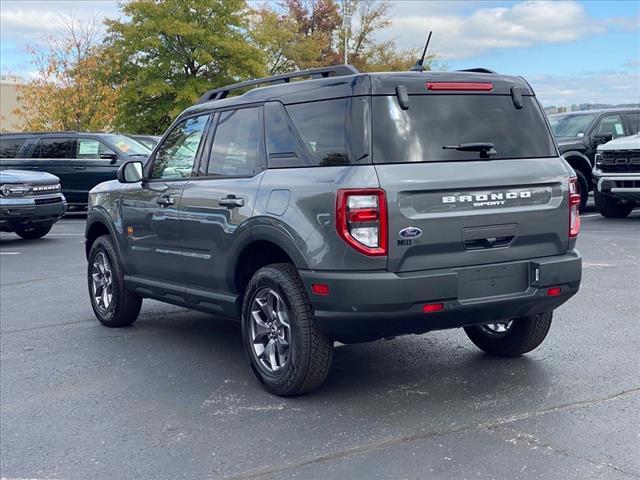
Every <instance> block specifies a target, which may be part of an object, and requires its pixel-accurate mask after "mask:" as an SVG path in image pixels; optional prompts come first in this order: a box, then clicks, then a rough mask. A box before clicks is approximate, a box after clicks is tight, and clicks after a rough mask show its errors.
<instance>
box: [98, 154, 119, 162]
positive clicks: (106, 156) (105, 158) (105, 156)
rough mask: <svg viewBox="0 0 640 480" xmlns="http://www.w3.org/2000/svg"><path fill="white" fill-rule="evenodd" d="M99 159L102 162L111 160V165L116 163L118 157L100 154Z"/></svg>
mask: <svg viewBox="0 0 640 480" xmlns="http://www.w3.org/2000/svg"><path fill="white" fill-rule="evenodd" d="M100 158H101V159H102V160H111V163H113V162H117V161H118V155H116V154H115V153H101V154H100Z"/></svg>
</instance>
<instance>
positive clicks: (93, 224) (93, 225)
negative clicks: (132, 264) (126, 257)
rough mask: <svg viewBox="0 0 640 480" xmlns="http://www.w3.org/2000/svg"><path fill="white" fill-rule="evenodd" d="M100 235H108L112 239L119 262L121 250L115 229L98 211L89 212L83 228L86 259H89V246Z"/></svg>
mask: <svg viewBox="0 0 640 480" xmlns="http://www.w3.org/2000/svg"><path fill="white" fill-rule="evenodd" d="M102 235H109V236H110V237H111V238H112V239H113V243H114V244H115V247H116V253H117V254H118V257H119V260H120V261H121V260H122V250H121V248H120V240H119V238H118V235H117V234H116V229H115V228H114V226H113V224H112V222H111V221H110V219H109V218H108V217H107V216H106V215H105V214H104V213H101V212H100V211H99V210H97V211H93V212H91V213H90V214H89V216H88V218H87V226H86V228H85V255H86V257H87V259H88V258H89V252H90V251H91V246H92V245H93V243H94V242H95V241H96V239H97V238H98V237H100V236H102Z"/></svg>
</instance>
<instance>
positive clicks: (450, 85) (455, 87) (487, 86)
mask: <svg viewBox="0 0 640 480" xmlns="http://www.w3.org/2000/svg"><path fill="white" fill-rule="evenodd" d="M425 86H426V87H427V90H434V91H437V90H449V91H458V92H460V91H470V92H473V91H475V92H490V91H491V90H493V83H490V82H429V83H425Z"/></svg>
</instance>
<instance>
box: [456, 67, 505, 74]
mask: <svg viewBox="0 0 640 480" xmlns="http://www.w3.org/2000/svg"><path fill="white" fill-rule="evenodd" d="M458 72H475V73H494V74H497V73H498V72H496V71H495V70H489V69H488V68H482V67H478V68H465V69H463V70H458Z"/></svg>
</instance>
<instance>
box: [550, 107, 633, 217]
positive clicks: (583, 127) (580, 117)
mask: <svg viewBox="0 0 640 480" xmlns="http://www.w3.org/2000/svg"><path fill="white" fill-rule="evenodd" d="M549 122H550V123H551V129H552V130H553V133H554V135H555V137H556V140H557V142H558V149H559V150H560V153H561V154H562V156H563V158H564V159H565V160H566V161H567V162H569V165H571V166H572V167H573V169H574V170H575V172H576V175H577V177H578V184H579V186H580V197H581V209H582V208H584V206H586V204H587V199H588V198H589V192H590V191H591V190H593V188H594V186H595V183H594V180H593V178H592V176H591V172H592V170H593V167H594V165H595V154H596V149H597V147H598V145H600V144H603V143H606V142H608V141H609V140H611V139H613V138H618V137H624V136H628V135H633V134H636V133H638V132H639V131H640V108H610V109H605V110H585V111H580V112H568V113H558V114H554V115H549Z"/></svg>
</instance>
